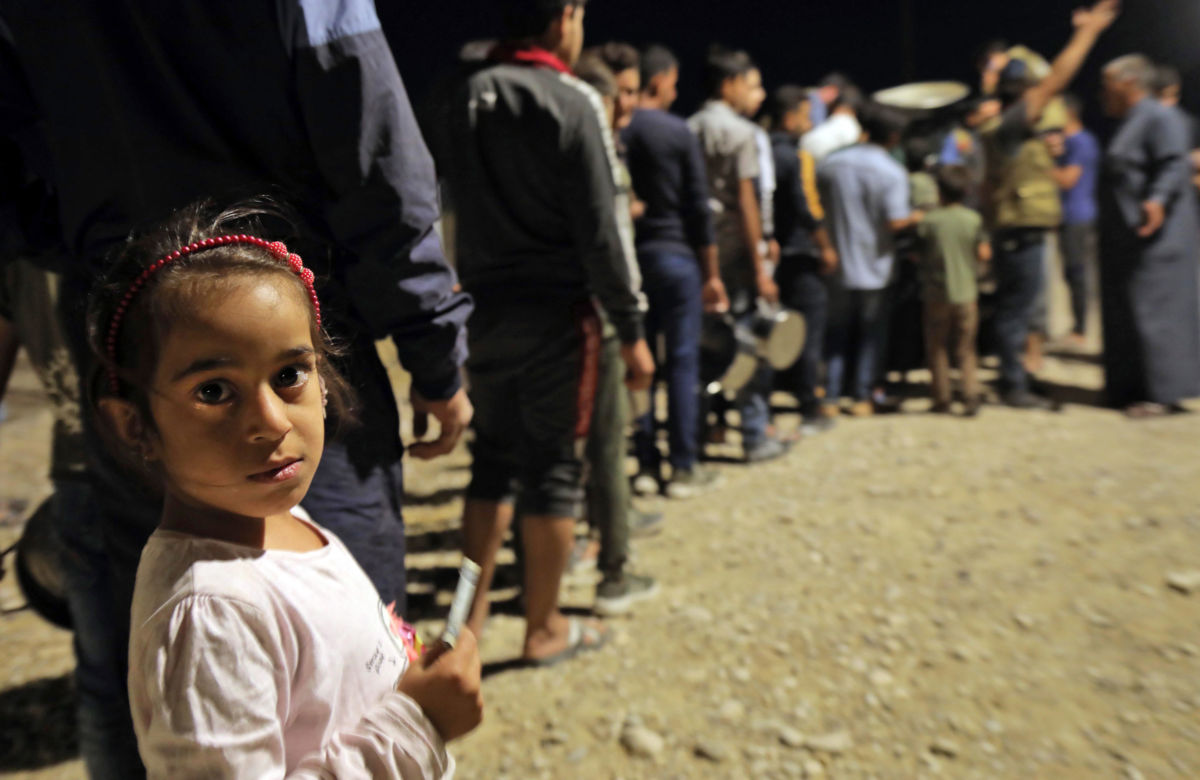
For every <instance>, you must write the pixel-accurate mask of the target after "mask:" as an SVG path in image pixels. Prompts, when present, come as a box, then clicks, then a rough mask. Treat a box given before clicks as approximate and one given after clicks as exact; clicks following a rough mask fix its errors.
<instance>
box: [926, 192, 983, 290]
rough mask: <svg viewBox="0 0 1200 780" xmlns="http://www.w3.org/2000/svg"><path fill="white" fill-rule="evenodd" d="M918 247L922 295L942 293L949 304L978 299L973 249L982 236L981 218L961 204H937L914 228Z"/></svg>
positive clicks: (977, 245)
mask: <svg viewBox="0 0 1200 780" xmlns="http://www.w3.org/2000/svg"><path fill="white" fill-rule="evenodd" d="M917 232H918V234H919V235H920V236H921V238H922V239H923V242H924V243H923V246H922V248H921V271H922V282H923V285H924V287H925V290H926V294H927V295H929V294H935V295H941V296H944V297H945V298H946V299H947V300H948V301H949V302H950V303H956V304H961V303H970V302H973V301H975V300H976V299H977V298H978V292H979V291H978V285H977V283H976V278H977V273H976V267H977V250H978V248H979V244H980V242H981V241H982V236H983V217H981V216H980V215H979V212H977V211H975V210H973V209H970V208H967V207H966V206H964V205H963V204H962V203H951V204H948V205H945V206H939V207H938V208H935V209H933V210H932V211H930V212H929V213H928V214H926V215H925V217H924V219H923V220H922V221H921V224H920V225H919V226H918V228H917Z"/></svg>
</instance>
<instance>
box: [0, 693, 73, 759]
mask: <svg viewBox="0 0 1200 780" xmlns="http://www.w3.org/2000/svg"><path fill="white" fill-rule="evenodd" d="M78 757H79V739H78V736H77V734H76V728H75V689H74V685H73V684H72V681H71V675H70V674H64V675H63V676H62V677H53V678H43V679H41V680H33V681H31V682H28V683H25V684H24V685H20V686H18V687H16V688H10V689H8V690H6V691H0V772H19V771H29V770H33V769H41V768H43V767H48V766H53V765H55V764H61V763H62V762H64V761H70V760H72V759H75V758H78Z"/></svg>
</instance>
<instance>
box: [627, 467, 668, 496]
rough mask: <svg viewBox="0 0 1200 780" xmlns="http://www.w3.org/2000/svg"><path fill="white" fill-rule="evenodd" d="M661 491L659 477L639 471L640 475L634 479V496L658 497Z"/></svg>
mask: <svg viewBox="0 0 1200 780" xmlns="http://www.w3.org/2000/svg"><path fill="white" fill-rule="evenodd" d="M660 491H661V488H660V487H659V484H658V477H656V476H654V475H653V474H651V473H650V472H649V471H639V472H638V475H637V476H636V477H634V478H633V494H634V495H635V496H657V495H658V494H659V492H660Z"/></svg>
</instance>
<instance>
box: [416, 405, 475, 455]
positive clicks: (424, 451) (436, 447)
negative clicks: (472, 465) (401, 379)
mask: <svg viewBox="0 0 1200 780" xmlns="http://www.w3.org/2000/svg"><path fill="white" fill-rule="evenodd" d="M409 397H410V400H411V401H412V407H413V435H414V436H416V437H417V438H418V439H421V438H423V437H424V436H425V434H426V433H427V432H428V431H429V415H431V414H432V415H433V416H434V417H435V418H437V421H438V423H439V424H440V425H441V433H440V434H439V435H438V437H437V438H436V439H434V440H433V441H418V442H416V443H415V444H413V445H411V446H410V447H409V448H408V451H409V452H410V453H411V454H412V456H413V457H414V458H420V459H421V460H432V459H433V458H437V457H440V456H442V455H445V454H447V453H449V452H450V451H451V450H453V449H454V447H455V445H456V444H458V440H459V438H460V437H461V436H462V433H463V431H464V430H466V428H467V426H468V425H470V424H471V418H472V417H474V416H475V407H473V406H471V400H470V399H469V398H467V391H466V390H459V391H458V392H457V393H455V394H454V395H453V396H452V397H450V398H448V399H447V400H445V401H430V400H427V399H426V398H425V397H424V396H422V395H421V394H420V393H418V392H417V390H416V388H413V390H412V393H411V394H410V396H409Z"/></svg>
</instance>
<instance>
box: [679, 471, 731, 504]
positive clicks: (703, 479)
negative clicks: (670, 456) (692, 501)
mask: <svg viewBox="0 0 1200 780" xmlns="http://www.w3.org/2000/svg"><path fill="white" fill-rule="evenodd" d="M720 481H721V478H720V475H719V474H718V473H717V472H715V471H713V470H712V469H705V468H699V467H694V468H690V469H680V470H679V471H677V472H675V473H673V474H672V475H671V481H670V482H668V483H667V498H695V497H696V496H698V495H700V494H701V493H704V492H706V491H708V490H710V489H712V488H713V487H716V486H717V485H718V484H720Z"/></svg>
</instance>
